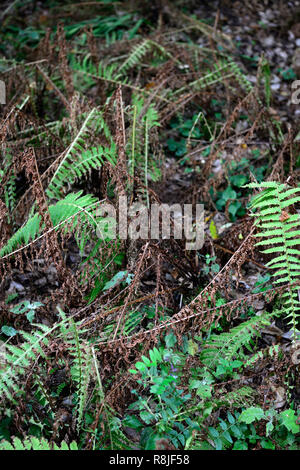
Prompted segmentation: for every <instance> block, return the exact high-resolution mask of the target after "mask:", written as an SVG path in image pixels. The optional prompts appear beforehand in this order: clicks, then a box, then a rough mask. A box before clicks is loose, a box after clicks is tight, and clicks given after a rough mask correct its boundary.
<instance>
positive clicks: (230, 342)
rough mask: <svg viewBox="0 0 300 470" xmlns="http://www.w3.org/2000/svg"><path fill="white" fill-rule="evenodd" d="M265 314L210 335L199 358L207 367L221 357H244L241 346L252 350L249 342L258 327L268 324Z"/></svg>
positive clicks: (217, 361)
mask: <svg viewBox="0 0 300 470" xmlns="http://www.w3.org/2000/svg"><path fill="white" fill-rule="evenodd" d="M268 316H269V315H267V314H265V315H262V316H260V317H253V318H251V319H250V320H248V321H246V322H243V323H241V324H240V325H238V326H235V327H234V328H232V329H231V330H230V331H229V332H228V333H221V334H219V335H212V336H211V337H210V338H209V339H208V340H207V341H206V343H205V348H204V349H203V350H202V352H201V355H200V359H201V361H202V362H203V364H204V365H205V366H207V367H209V368H215V367H216V366H217V365H218V363H219V360H220V359H221V358H225V359H226V360H228V361H229V360H231V359H233V358H235V357H241V358H244V357H245V353H244V352H243V348H246V349H248V350H249V351H252V348H251V342H252V340H253V338H254V337H255V336H258V335H259V328H262V327H263V326H266V325H269V323H270V322H269V320H268Z"/></svg>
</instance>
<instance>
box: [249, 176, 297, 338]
mask: <svg viewBox="0 0 300 470" xmlns="http://www.w3.org/2000/svg"><path fill="white" fill-rule="evenodd" d="M247 187H248V188H258V189H261V190H262V192H260V193H259V194H258V195H257V196H255V197H254V198H253V199H252V201H251V207H252V209H253V211H254V213H253V214H252V215H253V216H254V217H256V221H255V225H256V226H257V228H258V229H259V232H258V233H257V234H256V235H255V236H256V237H260V238H264V240H261V241H259V242H258V243H256V245H257V246H271V247H270V248H266V249H265V250H263V253H268V254H272V255H275V254H276V255H277V256H275V258H273V259H272V260H271V261H269V262H268V263H267V266H268V267H270V268H271V269H275V270H276V271H275V273H274V274H273V277H276V280H275V281H274V283H275V284H284V283H287V284H288V288H287V291H286V292H284V293H283V294H282V301H283V305H282V309H281V310H280V311H279V312H278V313H283V314H284V315H285V316H286V317H287V319H288V320H289V325H290V326H291V328H292V331H293V340H294V341H296V338H297V333H298V329H297V326H298V318H299V312H300V302H299V298H298V288H299V287H297V286H295V283H297V282H298V283H299V276H300V258H299V256H300V250H299V249H298V248H296V246H297V245H299V244H300V228H299V226H300V216H299V214H298V213H296V214H291V213H289V209H291V206H293V205H294V204H297V203H299V202H300V196H299V195H298V194H299V193H300V188H288V187H287V186H286V185H284V184H281V183H278V182H276V181H273V182H272V181H268V182H264V183H260V184H257V183H250V184H248V185H247Z"/></svg>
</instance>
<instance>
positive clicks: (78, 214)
mask: <svg viewBox="0 0 300 470" xmlns="http://www.w3.org/2000/svg"><path fill="white" fill-rule="evenodd" d="M81 194H82V191H79V192H78V193H70V194H68V195H67V196H66V197H65V198H64V199H62V200H60V201H58V202H57V203H56V204H54V205H51V206H49V214H50V218H51V222H52V224H53V227H54V229H55V230H58V229H59V230H65V231H69V232H70V231H71V230H72V229H73V230H74V231H75V232H76V235H77V237H78V241H79V242H80V240H83V243H82V242H81V244H80V243H79V244H80V245H81V246H82V244H83V245H85V243H86V242H87V231H86V230H83V226H84V225H89V226H91V227H92V228H93V229H94V230H95V229H96V228H97V223H98V221H99V217H97V202H98V200H97V198H95V197H93V196H91V195H90V194H87V195H85V196H81ZM78 226H79V227H80V230H77V231H76V227H78ZM43 229H44V226H43V225H41V216H40V215H39V214H35V215H34V216H33V217H31V218H30V219H29V220H28V221H27V222H26V224H25V225H23V227H21V228H20V229H19V230H17V232H16V233H15V234H14V235H13V236H12V237H11V238H10V239H9V241H8V242H7V243H6V245H5V246H4V247H2V249H1V250H0V256H1V257H4V256H6V255H9V254H11V253H13V251H14V250H16V249H18V248H20V247H22V246H24V244H25V245H26V244H28V243H29V242H32V241H34V240H36V239H37V237H38V236H39V235H40V234H41V233H42V231H43Z"/></svg>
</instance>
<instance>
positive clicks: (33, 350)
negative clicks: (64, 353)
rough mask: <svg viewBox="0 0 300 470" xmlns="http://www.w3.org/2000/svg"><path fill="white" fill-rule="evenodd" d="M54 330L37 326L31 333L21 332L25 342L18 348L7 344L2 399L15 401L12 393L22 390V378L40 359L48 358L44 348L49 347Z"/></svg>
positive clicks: (1, 374) (0, 383) (0, 379)
mask: <svg viewBox="0 0 300 470" xmlns="http://www.w3.org/2000/svg"><path fill="white" fill-rule="evenodd" d="M51 331H53V328H52V329H51V328H48V327H47V326H45V325H36V329H35V330H34V331H33V332H31V333H27V332H24V331H23V332H20V335H21V336H22V337H23V338H24V340H25V341H24V342H23V343H22V344H20V345H18V346H14V345H12V344H6V354H5V367H2V368H1V369H0V397H2V398H4V397H7V398H8V399H9V400H12V401H14V399H13V396H12V393H13V392H14V393H16V392H18V391H19V390H20V388H19V387H20V377H22V376H24V375H25V374H26V372H27V369H28V367H29V366H30V364H32V363H33V362H35V361H37V360H38V357H40V356H41V357H44V358H45V357H46V356H45V353H44V350H43V347H46V346H47V345H48V342H49V341H48V336H49V334H50V333H51Z"/></svg>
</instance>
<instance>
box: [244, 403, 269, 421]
mask: <svg viewBox="0 0 300 470" xmlns="http://www.w3.org/2000/svg"><path fill="white" fill-rule="evenodd" d="M264 417H265V413H264V410H262V409H261V408H259V407H255V406H250V408H247V410H244V411H243V412H242V413H241V414H240V417H239V421H241V422H242V423H246V424H250V423H253V421H256V420H257V421H258V420H260V419H263V418H264Z"/></svg>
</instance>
